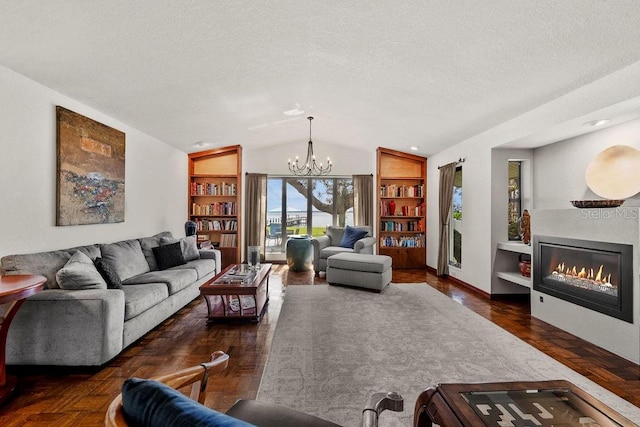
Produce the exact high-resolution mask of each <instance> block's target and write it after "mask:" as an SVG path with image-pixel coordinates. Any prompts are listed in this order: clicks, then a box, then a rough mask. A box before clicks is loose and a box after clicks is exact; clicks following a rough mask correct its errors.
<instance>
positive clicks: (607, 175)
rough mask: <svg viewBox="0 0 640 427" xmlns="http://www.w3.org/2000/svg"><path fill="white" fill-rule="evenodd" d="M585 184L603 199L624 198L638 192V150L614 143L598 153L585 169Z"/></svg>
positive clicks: (639, 161) (639, 171) (639, 165)
mask: <svg viewBox="0 0 640 427" xmlns="http://www.w3.org/2000/svg"><path fill="white" fill-rule="evenodd" d="M585 181H586V182H587V186H588V187H589V188H590V189H591V191H593V192H594V193H596V194H597V195H598V196H600V197H603V198H605V199H612V200H616V199H626V198H628V197H631V196H633V195H635V194H638V193H639V192H640V151H638V150H636V149H635V148H633V147H629V146H626V145H614V146H612V147H609V148H607V149H606V150H604V151H602V152H601V153H600V154H598V155H597V156H596V157H595V158H594V159H593V160H591V162H590V163H589V165H588V166H587V170H586V171H585Z"/></svg>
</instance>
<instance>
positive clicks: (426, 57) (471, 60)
mask: <svg viewBox="0 0 640 427" xmlns="http://www.w3.org/2000/svg"><path fill="white" fill-rule="evenodd" d="M639 24H640V4H639V3H638V2H637V1H636V0H627V1H624V0H616V1H604V0H562V1H558V0H535V1H530V0H483V1H473V0H431V1H426V0H405V1H402V2H398V1H394V0H380V1H339V0H324V1H311V0H287V1H270V2H267V1H240V0H234V1H208V0H191V1H187V0H184V1H174V0H135V1H134V0H101V1H99V0H56V1H46V0H40V1H37V0H24V1H15V0H0V64H1V65H4V66H6V67H8V68H10V69H13V70H14V71H16V72H18V73H21V74H23V75H25V76H27V77H29V78H31V79H33V80H35V81H38V82H40V83H42V84H44V85H45V86H47V87H50V88H52V89H54V90H56V91H58V92H60V93H62V94H64V95H67V96H69V97H71V98H73V99H76V100H78V101H80V102H82V103H84V104H87V105H89V106H91V107H93V108H95V109H97V110H99V111H102V112H104V113H106V114H108V115H110V116H112V117H114V118H116V119H118V120H120V121H122V122H124V123H126V124H128V125H130V126H133V127H135V128H137V129H140V130H142V131H144V132H146V133H148V134H150V135H152V136H154V137H156V138H158V139H160V140H162V141H165V142H167V143H168V144H171V145H173V146H175V147H177V148H179V149H181V150H184V151H186V152H189V151H197V150H201V149H202V148H199V147H196V146H195V144H196V143H197V142H200V141H202V142H204V143H207V144H209V145H208V147H217V146H225V145H231V144H241V145H243V146H244V147H245V148H249V149H251V148H259V147H264V146H270V145H274V144H282V143H290V142H297V141H305V140H306V138H307V135H308V121H307V120H306V116H308V115H313V116H315V117H316V120H314V122H313V140H314V141H316V142H322V141H327V142H331V143H334V144H339V145H352V146H355V147H362V148H366V147H377V146H384V147H389V148H395V149H398V150H401V151H407V150H408V147H409V146H410V145H417V146H419V147H420V149H419V153H421V154H423V155H427V156H428V155H430V154H433V153H436V152H438V151H441V150H442V149H444V148H446V147H447V146H450V145H453V144H456V143H458V142H461V141H463V140H465V139H468V138H470V137H473V136H474V135H477V134H479V133H481V132H483V131H485V130H487V129H490V128H492V127H494V126H497V125H499V124H501V123H504V122H506V121H508V120H510V119H513V118H515V117H517V116H519V115H521V114H524V113H526V112H528V111H530V110H533V109H535V108H537V107H540V106H541V105H544V104H545V103H548V102H550V101H552V100H554V99H556V98H558V97H560V96H562V95H565V94H567V93H570V92H572V91H574V90H576V89H579V88H580V87H582V86H585V85H588V84H589V83H591V82H593V81H595V80H597V79H600V78H602V77H603V76H606V75H609V74H611V73H613V72H615V71H617V70H620V69H622V68H624V67H626V66H629V65H631V64H634V63H636V62H638V61H639V60H640V25H639ZM638 90H639V88H633V91H636V92H637V93H630V98H632V97H635V96H639V95H640V92H638ZM630 104H633V103H630ZM627 107H630V108H631V112H630V111H629V110H628V108H627V109H625V110H624V111H622V112H619V114H621V115H626V116H625V117H627V119H628V118H629V117H631V118H637V117H638V115H639V114H638V113H639V109H638V104H637V103H635V104H633V105H627ZM296 108H298V109H299V110H301V111H304V113H303V114H300V115H298V116H287V115H285V114H283V112H285V111H287V110H293V109H296ZM583 132H584V131H583ZM567 133H571V132H568V131H567V130H558V129H555V130H554V131H552V132H551V131H549V130H546V129H544V130H541V135H539V136H537V137H532V138H529V140H528V141H525V142H523V141H520V142H519V146H527V145H529V146H533V145H536V144H537V145H541V144H543V143H548V142H550V140H551V139H552V138H557V137H558V135H562V137H567V136H572V135H567Z"/></svg>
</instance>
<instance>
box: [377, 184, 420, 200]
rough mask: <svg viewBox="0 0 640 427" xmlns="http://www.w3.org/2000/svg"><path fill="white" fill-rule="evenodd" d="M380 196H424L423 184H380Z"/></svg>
mask: <svg viewBox="0 0 640 427" xmlns="http://www.w3.org/2000/svg"><path fill="white" fill-rule="evenodd" d="M380 196H382V197H424V185H422V184H416V185H396V184H383V185H381V186H380Z"/></svg>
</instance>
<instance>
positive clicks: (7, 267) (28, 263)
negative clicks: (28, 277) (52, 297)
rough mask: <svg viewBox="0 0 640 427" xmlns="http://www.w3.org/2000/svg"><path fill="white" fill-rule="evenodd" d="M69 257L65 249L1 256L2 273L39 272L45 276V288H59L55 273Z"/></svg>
mask: <svg viewBox="0 0 640 427" xmlns="http://www.w3.org/2000/svg"><path fill="white" fill-rule="evenodd" d="M69 258H71V254H70V253H68V252H67V251H62V250H61V251H51V252H38V253H35V254H19V255H7V256H4V257H2V271H3V272H4V274H39V275H41V276H44V277H46V278H47V281H46V283H45V287H46V288H47V289H59V288H60V287H59V286H58V282H56V273H57V272H58V270H60V269H61V268H62V267H64V265H65V264H66V263H67V261H69Z"/></svg>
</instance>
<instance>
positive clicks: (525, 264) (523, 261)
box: [518, 254, 531, 277]
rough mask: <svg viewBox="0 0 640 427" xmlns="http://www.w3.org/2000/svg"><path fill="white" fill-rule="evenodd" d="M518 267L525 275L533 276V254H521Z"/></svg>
mask: <svg viewBox="0 0 640 427" xmlns="http://www.w3.org/2000/svg"><path fill="white" fill-rule="evenodd" d="M519 258H520V259H519V260H518V268H519V269H520V274H522V276H523V277H531V255H528V254H520V256H519Z"/></svg>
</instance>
